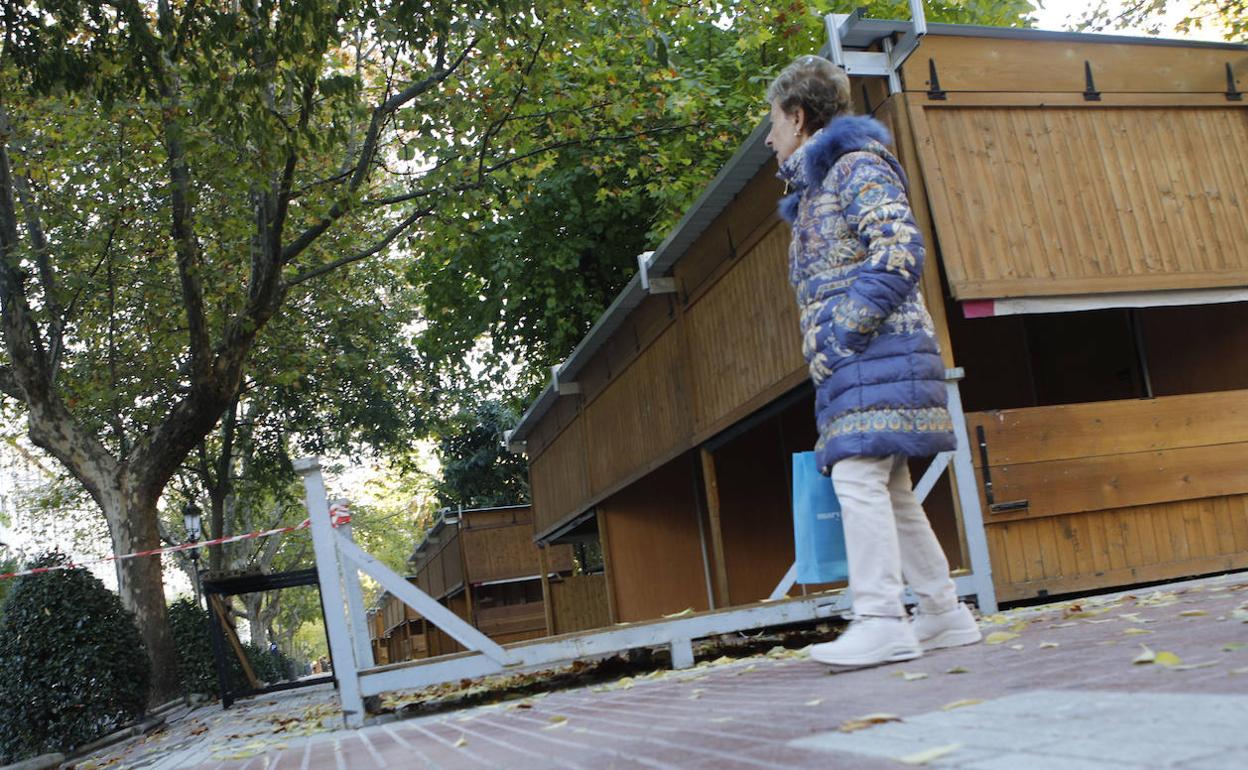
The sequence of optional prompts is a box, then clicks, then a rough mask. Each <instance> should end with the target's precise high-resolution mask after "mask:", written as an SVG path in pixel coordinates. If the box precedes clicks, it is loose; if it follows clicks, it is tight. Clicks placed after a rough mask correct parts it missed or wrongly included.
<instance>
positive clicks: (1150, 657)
mask: <svg viewBox="0 0 1248 770" xmlns="http://www.w3.org/2000/svg"><path fill="white" fill-rule="evenodd" d="M1140 646H1141V647H1143V648H1144V651H1143V652H1141V653H1140V654H1139V655H1136V656H1135V657H1134V658H1132V659H1131V662H1132V663H1134V664H1135V665H1137V666H1138V665H1140V664H1142V663H1152V662H1153V661H1155V660H1157V653H1155V652H1153V651H1152V648H1150V647H1149V646H1148V645H1147V644H1141V645H1140Z"/></svg>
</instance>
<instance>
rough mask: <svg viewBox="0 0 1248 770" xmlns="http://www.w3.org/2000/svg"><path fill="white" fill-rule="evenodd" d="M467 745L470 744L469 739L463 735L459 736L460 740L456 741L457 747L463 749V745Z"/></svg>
mask: <svg viewBox="0 0 1248 770" xmlns="http://www.w3.org/2000/svg"><path fill="white" fill-rule="evenodd" d="M467 745H468V739H467V738H465V737H464V736H462V735H461V736H459V740H457V741H455V748H457V749H462V748H463V747H465V746H467Z"/></svg>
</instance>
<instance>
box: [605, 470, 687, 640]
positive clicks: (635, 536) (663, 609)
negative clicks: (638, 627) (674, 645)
mask: <svg viewBox="0 0 1248 770" xmlns="http://www.w3.org/2000/svg"><path fill="white" fill-rule="evenodd" d="M694 462H697V456H696V455H694V454H693V453H689V454H686V455H685V456H683V457H682V458H681V459H680V460H678V461H676V462H672V463H668V464H667V465H666V466H664V467H663V468H660V469H659V470H658V471H656V472H654V473H652V474H650V475H649V476H647V477H646V478H645V479H643V480H642V481H641V482H640V483H637V484H633V485H632V486H630V487H628V488H626V489H624V490H622V491H621V492H620V493H618V494H616V495H613V496H611V497H610V498H608V499H607V500H604V501H603V502H602V503H601V504H599V506H598V510H599V514H600V519H599V533H600V536H601V533H602V532H603V531H604V529H605V531H606V533H607V534H606V535H605V536H604V537H602V541H603V543H602V545H603V552H604V554H605V557H606V564H607V571H608V575H609V576H610V588H611V591H612V594H613V596H614V610H615V612H616V615H615V617H614V620H615V621H635V620H650V619H654V618H658V617H661V616H662V615H666V614H669V613H673V612H680V611H681V610H684V609H686V608H692V609H694V610H699V611H700V610H705V609H707V608H708V606H709V605H708V602H707V596H706V578H705V575H704V573H703V570H702V550H701V545H700V540H699V538H698V522H697V518H696V517H697V508H696V505H695V501H694V499H693V478H694V476H693V473H694V470H693V465H692V464H693V463H694Z"/></svg>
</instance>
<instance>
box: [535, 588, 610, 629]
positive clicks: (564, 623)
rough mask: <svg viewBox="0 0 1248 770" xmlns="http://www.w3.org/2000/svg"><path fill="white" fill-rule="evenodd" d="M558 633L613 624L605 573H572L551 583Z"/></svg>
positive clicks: (551, 599) (552, 602)
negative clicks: (608, 604)
mask: <svg viewBox="0 0 1248 770" xmlns="http://www.w3.org/2000/svg"><path fill="white" fill-rule="evenodd" d="M550 602H551V604H552V605H553V608H554V609H553V614H554V620H555V633H556V634H570V633H572V632H573V631H584V630H585V629H587V628H601V627H603V626H607V625H610V624H611V616H610V614H609V613H608V611H607V578H606V575H601V574H600V575H570V576H568V577H565V578H563V579H561V580H552V581H551V583H550Z"/></svg>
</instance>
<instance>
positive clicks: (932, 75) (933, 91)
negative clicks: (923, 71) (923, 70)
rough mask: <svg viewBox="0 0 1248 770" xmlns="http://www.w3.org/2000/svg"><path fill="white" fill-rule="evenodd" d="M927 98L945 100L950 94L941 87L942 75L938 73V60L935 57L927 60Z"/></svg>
mask: <svg viewBox="0 0 1248 770" xmlns="http://www.w3.org/2000/svg"><path fill="white" fill-rule="evenodd" d="M927 80H928V83H927V85H928V88H927V98H928V99H939V100H941V101H944V100H945V99H948V98H949V95H948V94H946V93H945V92H944V89H942V88H941V87H940V76H939V75H937V74H936V61H935V60H934V59H928V60H927Z"/></svg>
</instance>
